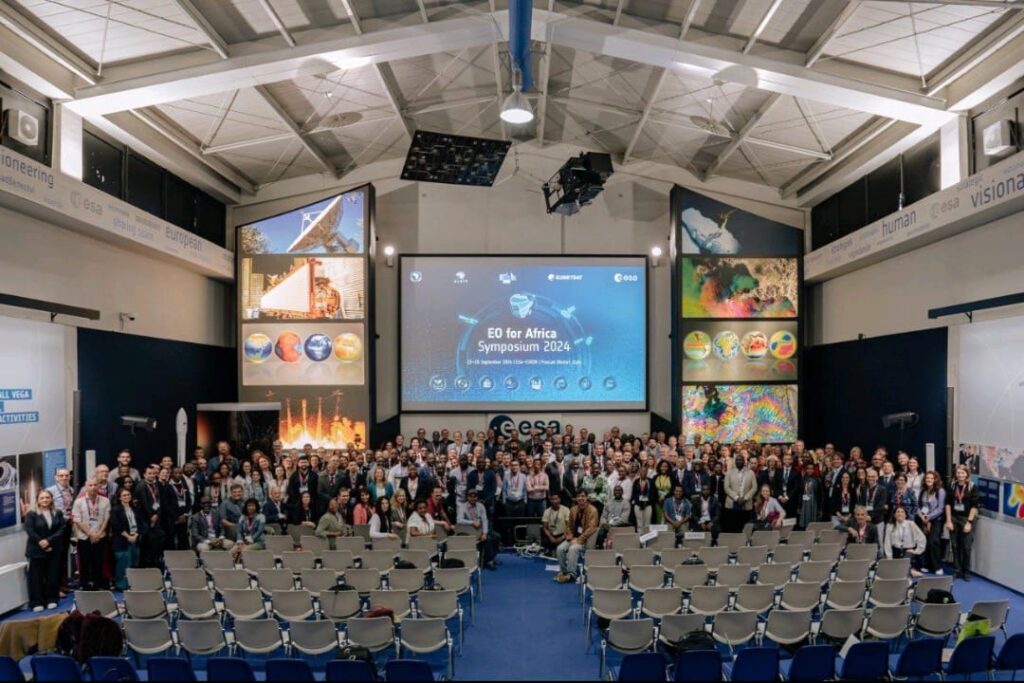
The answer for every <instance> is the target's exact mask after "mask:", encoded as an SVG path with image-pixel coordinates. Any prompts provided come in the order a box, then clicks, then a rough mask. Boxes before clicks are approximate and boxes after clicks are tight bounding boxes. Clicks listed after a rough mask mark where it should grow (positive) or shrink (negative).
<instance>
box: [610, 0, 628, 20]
mask: <svg viewBox="0 0 1024 683" xmlns="http://www.w3.org/2000/svg"><path fill="white" fill-rule="evenodd" d="M625 8H626V0H619V4H617V5H616V6H615V18H614V19H612V26H618V25H619V20H620V19H622V10H624V9H625Z"/></svg>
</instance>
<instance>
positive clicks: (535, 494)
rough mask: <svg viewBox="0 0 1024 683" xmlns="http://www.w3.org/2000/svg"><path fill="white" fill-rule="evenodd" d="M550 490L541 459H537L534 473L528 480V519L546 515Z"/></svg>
mask: <svg viewBox="0 0 1024 683" xmlns="http://www.w3.org/2000/svg"><path fill="white" fill-rule="evenodd" d="M549 488H550V484H549V482H548V475H547V474H546V473H545V472H544V470H542V469H541V467H540V459H539V458H535V459H534V461H533V471H532V472H530V475H529V476H528V477H527V478H526V515H527V516H528V517H540V516H542V515H543V514H544V501H545V500H547V497H548V490H549ZM555 493H558V491H555Z"/></svg>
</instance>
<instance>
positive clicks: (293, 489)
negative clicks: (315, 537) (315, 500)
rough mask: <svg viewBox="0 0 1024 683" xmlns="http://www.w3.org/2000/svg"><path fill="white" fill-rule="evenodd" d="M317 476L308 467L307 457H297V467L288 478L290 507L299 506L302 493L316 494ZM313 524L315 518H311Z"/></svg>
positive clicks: (314, 523)
mask: <svg viewBox="0 0 1024 683" xmlns="http://www.w3.org/2000/svg"><path fill="white" fill-rule="evenodd" d="M318 483H319V477H318V475H317V473H316V472H314V471H312V470H311V469H310V468H309V458H308V457H305V456H303V457H301V458H299V468H298V469H297V470H296V471H295V472H293V473H292V475H291V477H290V478H289V479H288V505H289V506H291V507H292V509H296V508H298V507H299V505H300V503H301V501H302V494H303V493H309V494H310V495H314V496H315V495H316V492H317V491H318V490H319V487H318ZM313 526H316V520H315V519H314V520H313Z"/></svg>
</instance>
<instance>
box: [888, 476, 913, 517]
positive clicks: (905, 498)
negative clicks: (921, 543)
mask: <svg viewBox="0 0 1024 683" xmlns="http://www.w3.org/2000/svg"><path fill="white" fill-rule="evenodd" d="M897 508H904V510H905V512H906V513H907V515H906V517H907V519H914V517H915V516H916V515H917V498H916V497H915V496H914V492H913V491H911V490H910V489H909V488H908V487H907V476H906V475H905V474H897V475H896V489H895V490H894V491H893V492H892V499H891V501H890V503H889V517H890V519H889V521H890V522H891V521H892V519H893V518H894V517H895V515H896V509H897Z"/></svg>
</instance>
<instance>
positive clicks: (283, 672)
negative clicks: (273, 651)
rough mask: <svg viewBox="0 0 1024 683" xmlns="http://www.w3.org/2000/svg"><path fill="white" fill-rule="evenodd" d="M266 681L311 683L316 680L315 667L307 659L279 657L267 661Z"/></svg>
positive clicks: (272, 682)
mask: <svg viewBox="0 0 1024 683" xmlns="http://www.w3.org/2000/svg"><path fill="white" fill-rule="evenodd" d="M266 674H267V677H266V680H267V681H269V682H270V683H287V681H300V682H303V683H310V682H311V681H315V680H316V676H314V675H313V667H311V666H310V665H309V662H307V661H306V660H305V659H297V658H294V657H277V658H274V659H268V660H267V667H266Z"/></svg>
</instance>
